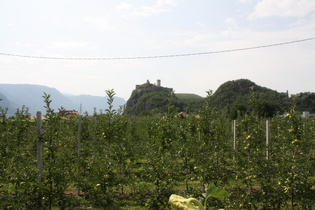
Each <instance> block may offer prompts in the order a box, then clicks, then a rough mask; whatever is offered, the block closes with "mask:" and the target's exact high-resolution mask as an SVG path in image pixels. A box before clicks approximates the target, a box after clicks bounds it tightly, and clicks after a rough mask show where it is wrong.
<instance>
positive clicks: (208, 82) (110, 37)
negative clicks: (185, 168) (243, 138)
mask: <svg viewBox="0 0 315 210" xmlns="http://www.w3.org/2000/svg"><path fill="white" fill-rule="evenodd" d="M0 5H1V6H0V84H37V85H45V86H48V87H53V88H56V89H57V90H59V91H60V92H62V93H68V94H74V95H79V94H88V95H95V96H105V95H106V93H105V90H110V89H114V91H115V93H116V96H118V97H122V98H124V99H125V100H128V98H129V97H130V95H131V92H132V90H134V89H135V85H137V84H143V83H145V82H146V81H147V80H149V81H150V82H151V83H156V81H157V80H158V79H160V80H161V85H162V86H164V87H170V88H173V89H174V91H175V93H194V94H198V95H200V96H203V97H204V96H206V91H208V90H212V91H215V90H216V89H217V88H218V87H219V86H220V85H221V84H223V83H224V82H227V81H231V80H237V79H249V80H251V81H253V82H255V83H256V84H257V85H260V86H263V87H268V88H270V89H272V90H277V91H279V92H286V91H289V93H290V94H296V93H300V92H315V83H314V79H315V39H310V40H305V41H302V42H294V43H291V44H286V45H276V46H273V47H264V48H255V47H259V46H265V45H273V44H279V43H287V42H292V41H297V40H304V39H309V38H315V1H314V0H277V1H275V0H216V1H209V0H132V1H131V0H122V1H121V0H115V1H114V0H112V1H108V0H107V1H104V0H89V1H88V0H66V1H65V0H54V1H51V0H32V1H25V0H0ZM244 48H254V49H249V50H240V51H233V50H235V49H244ZM230 50H232V51H231V52H226V51H230ZM205 52H207V53H208V54H202V53H205ZM214 52H215V53H214ZM199 53H201V54H199ZM8 54H10V55H8ZM187 54H190V55H189V56H188V55H187ZM11 55H23V56H30V57H19V56H11ZM168 55H181V56H175V57H167V56H168ZM184 55H186V56H184ZM160 56H162V57H160ZM163 56H166V57H163ZM38 57H45V58H62V59H44V58H38ZM69 58H78V59H69ZM95 58H102V59H98V60H97V59H95ZM118 58H124V59H118Z"/></svg>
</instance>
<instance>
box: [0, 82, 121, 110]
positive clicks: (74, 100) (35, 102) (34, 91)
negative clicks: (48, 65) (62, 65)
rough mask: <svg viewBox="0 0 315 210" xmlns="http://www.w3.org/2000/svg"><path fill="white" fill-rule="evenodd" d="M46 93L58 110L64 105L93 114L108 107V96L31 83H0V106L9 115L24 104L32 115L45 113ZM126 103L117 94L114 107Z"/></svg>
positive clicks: (117, 107)
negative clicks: (65, 91) (6, 110)
mask: <svg viewBox="0 0 315 210" xmlns="http://www.w3.org/2000/svg"><path fill="white" fill-rule="evenodd" d="M44 93H46V94H50V96H51V97H50V99H51V100H52V102H51V107H52V108H53V109H55V110H56V111H57V110H58V108H61V107H63V108H65V109H67V110H76V111H78V112H80V111H81V113H82V114H83V113H85V112H88V114H90V115H92V114H93V113H94V109H95V110H96V112H97V113H100V110H102V111H103V112H104V110H105V109H107V108H108V104H107V96H104V97H101V96H91V95H69V94H62V93H61V92H59V91H58V90H57V89H55V88H50V87H47V86H42V85H30V84H0V99H2V100H1V101H0V107H2V108H8V113H7V114H8V115H14V113H15V112H16V110H17V109H18V108H19V109H21V108H22V106H23V105H24V106H25V107H27V108H29V112H30V113H31V114H32V115H35V114H36V112H37V111H41V112H42V113H43V114H45V113H46V109H45V107H44V106H45V103H44V98H43V96H44ZM104 94H105V93H104ZM125 103H126V101H125V100H124V99H123V98H119V97H116V96H115V99H114V102H113V105H114V109H119V107H120V106H122V105H124V104H125Z"/></svg>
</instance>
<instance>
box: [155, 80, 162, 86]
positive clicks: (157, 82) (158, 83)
mask: <svg viewBox="0 0 315 210" xmlns="http://www.w3.org/2000/svg"><path fill="white" fill-rule="evenodd" d="M156 86H158V87H161V80H160V79H158V80H157V81H156Z"/></svg>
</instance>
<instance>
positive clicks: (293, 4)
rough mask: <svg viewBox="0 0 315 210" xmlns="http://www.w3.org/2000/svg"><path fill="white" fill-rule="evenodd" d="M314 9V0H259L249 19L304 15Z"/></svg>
mask: <svg viewBox="0 0 315 210" xmlns="http://www.w3.org/2000/svg"><path fill="white" fill-rule="evenodd" d="M314 11H315V1H314V0H277V1H274V0H261V1H260V2H259V3H258V4H257V5H256V7H255V11H254V12H253V13H252V14H251V15H250V16H249V19H255V18H265V17H273V16H277V17H304V16H306V15H308V14H310V13H311V12H314Z"/></svg>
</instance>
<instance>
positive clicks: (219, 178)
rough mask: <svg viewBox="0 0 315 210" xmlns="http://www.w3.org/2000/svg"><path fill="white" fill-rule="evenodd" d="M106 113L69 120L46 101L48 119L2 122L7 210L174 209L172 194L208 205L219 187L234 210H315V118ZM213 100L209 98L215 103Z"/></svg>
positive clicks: (221, 202)
mask: <svg viewBox="0 0 315 210" xmlns="http://www.w3.org/2000/svg"><path fill="white" fill-rule="evenodd" d="M106 92H107V95H108V96H109V99H108V101H107V103H108V105H109V108H108V109H106V110H104V112H103V113H102V114H94V115H93V116H88V115H84V116H80V117H75V118H70V119H65V118H63V117H62V115H61V111H62V108H61V109H60V110H53V109H52V108H51V103H52V101H51V100H50V96H49V95H46V94H45V95H44V96H43V98H44V101H45V104H46V106H45V107H46V114H45V120H43V121H40V120H35V121H34V120H31V119H30V118H29V113H28V109H27V108H25V107H22V108H21V109H18V110H17V112H16V117H15V119H7V118H6V110H5V109H2V108H1V110H0V111H1V121H0V124H1V126H0V133H1V135H0V208H1V209H34V208H37V209H46V208H48V209H52V208H56V207H57V208H61V209H65V208H75V207H78V208H80V207H81V208H88V207H91V208H93V207H94V208H108V207H113V208H114V209H119V208H120V207H128V206H143V208H146V209H148V208H149V209H161V208H165V207H167V205H168V204H167V203H168V198H169V196H170V195H171V194H179V195H182V196H184V197H195V198H198V199H201V200H202V195H203V193H205V192H206V190H207V188H208V187H210V186H216V187H220V188H222V189H225V190H227V191H228V192H229V193H230V194H229V196H227V197H225V198H222V199H218V198H211V199H208V200H207V202H209V205H207V206H212V207H217V208H222V207H223V208H226V209H280V208H288V207H290V208H293V209H294V208H303V209H311V208H312V207H314V203H315V196H314V195H315V120H314V119H313V118H301V117H300V114H299V113H297V112H296V111H295V109H294V106H292V108H291V110H290V111H289V112H288V114H287V115H285V116H284V117H274V118H272V119H268V123H266V119H262V118H260V117H259V115H258V114H256V113H255V111H253V113H252V114H248V115H245V116H239V117H238V118H237V120H236V122H234V123H233V122H231V120H230V119H229V118H227V117H226V115H225V114H222V113H218V112H216V111H215V110H213V109H211V107H210V106H208V105H207V103H206V105H205V107H204V109H203V111H202V112H201V113H200V115H199V116H200V117H198V118H197V117H195V116H185V117H183V116H178V115H176V114H174V113H175V112H174V110H173V107H172V106H171V101H172V97H171V96H170V105H169V107H168V108H169V112H168V114H167V115H164V116H147V117H135V116H124V115H121V114H120V113H118V112H117V111H116V110H114V109H113V106H112V103H113V96H114V94H115V93H114V91H112V90H109V91H106ZM208 100H210V97H208Z"/></svg>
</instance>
